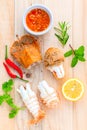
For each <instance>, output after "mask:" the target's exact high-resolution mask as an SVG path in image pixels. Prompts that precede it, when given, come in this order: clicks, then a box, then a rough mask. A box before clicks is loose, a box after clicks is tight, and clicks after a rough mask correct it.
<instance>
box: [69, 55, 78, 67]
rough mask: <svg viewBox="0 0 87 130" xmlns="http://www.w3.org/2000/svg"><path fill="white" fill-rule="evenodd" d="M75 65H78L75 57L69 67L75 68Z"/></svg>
mask: <svg viewBox="0 0 87 130" xmlns="http://www.w3.org/2000/svg"><path fill="white" fill-rule="evenodd" d="M77 63H78V58H77V57H76V56H75V57H74V58H73V59H72V62H71V67H75V66H76V64H77Z"/></svg>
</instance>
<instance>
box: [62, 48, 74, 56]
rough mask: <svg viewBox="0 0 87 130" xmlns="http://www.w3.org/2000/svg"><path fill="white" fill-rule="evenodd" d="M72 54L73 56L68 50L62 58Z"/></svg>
mask: <svg viewBox="0 0 87 130" xmlns="http://www.w3.org/2000/svg"><path fill="white" fill-rule="evenodd" d="M72 54H73V51H72V50H70V51H67V52H66V53H65V54H64V56H65V57H68V56H71V55H72Z"/></svg>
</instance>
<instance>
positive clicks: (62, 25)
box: [54, 21, 69, 46]
mask: <svg viewBox="0 0 87 130" xmlns="http://www.w3.org/2000/svg"><path fill="white" fill-rule="evenodd" d="M58 25H59V27H54V29H55V31H56V32H57V33H55V36H56V37H57V38H58V40H59V41H60V42H61V44H62V45H63V46H64V45H65V44H66V43H67V41H68V39H69V34H68V32H67V31H68V29H69V26H68V23H66V22H65V21H64V22H59V23H58Z"/></svg>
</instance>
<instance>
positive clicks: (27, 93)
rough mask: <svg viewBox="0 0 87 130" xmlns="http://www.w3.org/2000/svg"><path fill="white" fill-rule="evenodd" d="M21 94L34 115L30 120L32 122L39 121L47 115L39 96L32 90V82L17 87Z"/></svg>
mask: <svg viewBox="0 0 87 130" xmlns="http://www.w3.org/2000/svg"><path fill="white" fill-rule="evenodd" d="M17 91H18V92H19V94H20V95H21V97H22V100H23V102H24V103H25V105H26V107H27V108H28V110H29V111H30V113H31V114H32V116H33V117H34V119H32V120H31V121H29V123H30V124H35V123H38V122H39V121H40V120H41V119H42V118H44V116H45V112H44V111H43V110H41V108H40V105H39V102H38V99H37V96H36V94H35V92H34V91H32V90H31V87H30V84H29V83H27V84H26V87H24V86H22V85H21V86H20V88H19V89H17Z"/></svg>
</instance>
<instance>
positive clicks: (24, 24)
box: [22, 4, 53, 36]
mask: <svg viewBox="0 0 87 130" xmlns="http://www.w3.org/2000/svg"><path fill="white" fill-rule="evenodd" d="M35 8H40V9H43V10H45V11H46V12H47V13H48V15H49V17H50V24H49V26H48V27H47V29H45V30H44V31H40V32H34V31H32V30H31V29H29V28H28V27H27V25H26V21H25V19H26V16H27V14H28V13H29V12H30V11H31V10H33V9H35ZM22 22H23V26H24V29H25V30H26V31H27V32H28V33H30V34H32V35H35V36H39V35H43V34H45V33H47V32H48V31H49V30H50V29H51V28H52V25H53V14H52V12H51V10H50V9H49V8H48V7H47V6H45V5H43V4H34V5H32V6H29V7H28V8H27V9H26V10H25V11H24V14H23V18H22Z"/></svg>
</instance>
